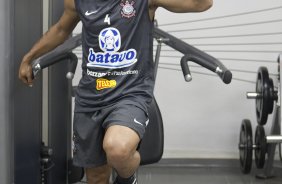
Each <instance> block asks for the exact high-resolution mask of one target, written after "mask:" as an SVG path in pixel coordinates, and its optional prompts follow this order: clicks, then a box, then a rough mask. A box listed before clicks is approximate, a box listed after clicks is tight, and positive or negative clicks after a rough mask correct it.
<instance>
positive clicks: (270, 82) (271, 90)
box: [268, 78, 277, 114]
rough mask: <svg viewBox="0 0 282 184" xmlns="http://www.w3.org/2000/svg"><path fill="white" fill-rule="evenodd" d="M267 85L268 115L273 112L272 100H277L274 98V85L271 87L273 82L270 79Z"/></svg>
mask: <svg viewBox="0 0 282 184" xmlns="http://www.w3.org/2000/svg"><path fill="white" fill-rule="evenodd" d="M268 84H269V85H268V86H269V95H270V100H269V105H268V114H271V113H272V112H273V104H274V100H277V98H275V91H274V85H273V80H272V79H271V78H269V82H268Z"/></svg>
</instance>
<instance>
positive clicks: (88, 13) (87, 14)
mask: <svg viewBox="0 0 282 184" xmlns="http://www.w3.org/2000/svg"><path fill="white" fill-rule="evenodd" d="M97 12H98V10H95V11H92V12H89V11H87V12H85V15H86V16H89V15H92V14H95V13H97Z"/></svg>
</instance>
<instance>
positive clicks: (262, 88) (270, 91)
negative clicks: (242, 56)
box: [239, 54, 282, 179]
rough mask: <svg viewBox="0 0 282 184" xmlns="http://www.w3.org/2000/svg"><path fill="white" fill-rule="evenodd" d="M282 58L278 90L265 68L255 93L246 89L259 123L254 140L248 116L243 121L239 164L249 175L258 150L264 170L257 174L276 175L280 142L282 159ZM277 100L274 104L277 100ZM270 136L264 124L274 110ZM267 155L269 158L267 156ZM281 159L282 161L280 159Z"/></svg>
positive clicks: (258, 77)
mask: <svg viewBox="0 0 282 184" xmlns="http://www.w3.org/2000/svg"><path fill="white" fill-rule="evenodd" d="M281 57H282V55H281V54H280V55H279V56H278V59H277V62H278V75H277V85H278V86H277V90H275V86H274V85H273V80H272V79H271V78H270V77H269V74H268V70H267V68H266V67H260V68H259V70H258V74H257V82H256V92H247V98H248V99H255V100H256V117H257V122H258V125H257V127H256V131H255V141H254V143H253V140H252V139H253V137H252V126H251V122H250V120H248V119H244V120H243V121H242V124H241V130H240V139H239V152H240V166H241V171H242V172H243V173H244V174H248V173H250V171H251V168H252V155H253V150H254V152H255V163H256V167H257V168H258V169H262V172H260V173H257V174H256V177H257V178H261V179H266V178H271V177H273V176H274V167H273V164H274V158H275V150H276V147H277V144H279V155H280V160H281V159H282V158H281V152H282V150H281V143H282V135H281V132H282V129H281V115H282V114H281V113H282V111H281V91H282V84H281V77H282V73H281V70H282V68H281ZM274 102H275V103H274ZM273 106H274V114H273V119H272V125H271V129H270V135H266V134H265V131H264V127H263V125H265V124H266V122H267V118H268V115H269V114H271V113H272V112H273ZM266 156H267V157H266ZM281 161H282V160H281Z"/></svg>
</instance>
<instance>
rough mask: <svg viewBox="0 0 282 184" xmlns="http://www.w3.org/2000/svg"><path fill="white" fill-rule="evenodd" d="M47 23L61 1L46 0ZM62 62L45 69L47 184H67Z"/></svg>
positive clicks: (66, 119) (68, 118)
mask: <svg viewBox="0 0 282 184" xmlns="http://www.w3.org/2000/svg"><path fill="white" fill-rule="evenodd" d="M49 2H50V6H49V10H50V13H49V23H50V26H51V25H53V24H55V23H56V22H57V21H58V20H59V18H60V17H61V15H62V13H63V9H64V4H63V3H64V1H58V0H50V1H49ZM68 63H69V62H67V61H66V60H64V61H61V62H59V63H57V64H55V65H54V66H52V67H49V71H48V72H49V77H48V83H49V85H48V86H49V90H48V93H49V94H48V101H49V105H48V106H49V107H48V109H49V110H48V111H49V112H48V113H49V118H48V119H49V128H48V129H49V133H48V137H49V138H48V139H49V141H48V142H49V146H50V147H51V148H52V149H53V158H52V160H53V162H54V164H55V167H53V168H52V169H51V170H50V172H49V174H48V175H49V176H48V183H50V184H65V183H66V182H67V160H68V152H67V149H68V146H67V144H68V142H70V139H69V137H68V134H69V132H70V125H71V115H70V112H71V110H70V108H71V100H70V99H71V98H70V97H69V81H68V80H67V79H66V73H67V71H68Z"/></svg>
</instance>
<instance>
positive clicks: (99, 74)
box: [19, 0, 212, 184]
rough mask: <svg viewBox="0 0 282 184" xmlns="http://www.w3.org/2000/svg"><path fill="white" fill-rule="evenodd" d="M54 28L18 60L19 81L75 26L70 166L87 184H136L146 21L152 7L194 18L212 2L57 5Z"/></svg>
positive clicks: (147, 87)
mask: <svg viewBox="0 0 282 184" xmlns="http://www.w3.org/2000/svg"><path fill="white" fill-rule="evenodd" d="M64 4H65V8H64V13H63V15H62V17H61V18H60V20H59V21H58V22H57V23H56V24H55V25H53V26H52V27H51V28H50V29H49V31H48V32H47V33H45V34H44V35H43V37H42V38H41V39H40V40H39V41H38V42H37V43H36V44H35V45H34V46H33V47H32V49H31V50H30V51H29V52H28V53H27V54H26V55H25V56H24V58H23V60H22V63H21V66H20V69H19V78H20V79H21V80H22V81H23V82H24V83H25V84H27V85H30V86H31V85H32V83H33V81H32V80H33V78H32V68H31V64H30V63H31V62H32V61H33V60H34V59H36V58H37V57H39V56H41V55H43V54H45V53H47V52H49V51H51V50H52V49H54V48H55V47H57V46H58V45H60V44H62V43H63V42H64V41H65V40H66V39H67V38H68V37H69V35H70V34H71V32H72V31H73V29H74V28H75V26H76V25H77V23H78V22H79V21H82V24H83V29H82V48H83V64H82V69H83V72H82V78H81V80H80V82H79V85H78V88H77V93H76V100H75V113H74V138H73V139H74V143H75V147H74V163H75V164H76V165H78V166H81V167H84V168H85V170H86V176H87V181H88V183H89V184H108V183H109V176H110V174H111V170H112V169H114V170H115V171H116V172H117V174H118V176H117V178H116V180H115V181H114V184H137V181H136V178H135V171H136V170H137V168H138V167H139V163H140V155H139V153H138V150H137V147H138V144H139V142H140V140H141V139H142V137H143V135H144V132H145V128H146V126H147V124H148V122H149V120H148V114H147V109H148V106H149V104H150V102H151V99H152V96H153V86H154V82H155V79H154V77H153V76H154V74H153V68H154V63H153V53H152V52H153V49H152V48H153V44H152V43H153V38H152V35H153V20H154V15H155V11H156V9H157V8H158V7H163V8H165V9H167V10H169V11H172V12H177V13H185V12H201V11H205V10H207V9H208V8H210V7H211V5H212V0H64Z"/></svg>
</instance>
